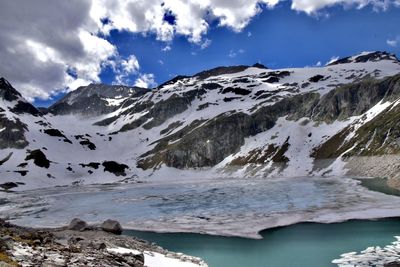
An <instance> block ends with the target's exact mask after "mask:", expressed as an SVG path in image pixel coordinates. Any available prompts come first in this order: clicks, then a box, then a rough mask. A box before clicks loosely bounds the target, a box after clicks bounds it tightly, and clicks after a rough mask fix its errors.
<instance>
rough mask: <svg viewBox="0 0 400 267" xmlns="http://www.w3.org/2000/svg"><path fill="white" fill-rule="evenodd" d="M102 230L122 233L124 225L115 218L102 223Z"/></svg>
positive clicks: (117, 233)
mask: <svg viewBox="0 0 400 267" xmlns="http://www.w3.org/2000/svg"><path fill="white" fill-rule="evenodd" d="M100 228H101V230H103V231H105V232H108V233H112V234H116V235H120V234H121V233H122V227H121V224H120V223H119V222H118V221H115V220H106V221H104V222H103V223H102V224H101V225H100Z"/></svg>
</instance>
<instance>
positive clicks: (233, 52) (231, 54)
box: [228, 50, 237, 58]
mask: <svg viewBox="0 0 400 267" xmlns="http://www.w3.org/2000/svg"><path fill="white" fill-rule="evenodd" d="M236 55H237V54H236V52H235V51H234V50H230V51H229V54H228V57H230V58H234V57H236Z"/></svg>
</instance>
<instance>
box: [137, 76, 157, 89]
mask: <svg viewBox="0 0 400 267" xmlns="http://www.w3.org/2000/svg"><path fill="white" fill-rule="evenodd" d="M135 86H138V87H143V88H153V87H156V86H157V83H156V81H155V79H154V74H152V73H143V74H140V75H139V77H138V78H137V79H136V82H135Z"/></svg>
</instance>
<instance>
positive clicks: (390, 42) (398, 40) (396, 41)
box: [386, 35, 400, 47]
mask: <svg viewBox="0 0 400 267" xmlns="http://www.w3.org/2000/svg"><path fill="white" fill-rule="evenodd" d="M386 43H387V44H388V45H390V46H393V47H396V46H398V45H399V43H400V35H399V36H397V37H396V38H394V39H388V40H386Z"/></svg>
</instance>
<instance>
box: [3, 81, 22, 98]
mask: <svg viewBox="0 0 400 267" xmlns="http://www.w3.org/2000/svg"><path fill="white" fill-rule="evenodd" d="M21 97H22V95H21V94H20V93H19V92H18V91H17V90H15V89H14V87H12V85H11V84H10V83H9V82H8V81H7V80H6V79H5V78H4V77H1V78H0V98H1V99H5V100H7V101H14V100H18V99H19V98H21Z"/></svg>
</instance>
